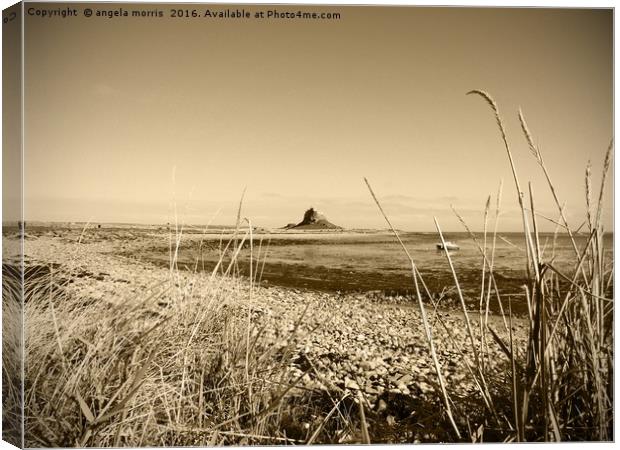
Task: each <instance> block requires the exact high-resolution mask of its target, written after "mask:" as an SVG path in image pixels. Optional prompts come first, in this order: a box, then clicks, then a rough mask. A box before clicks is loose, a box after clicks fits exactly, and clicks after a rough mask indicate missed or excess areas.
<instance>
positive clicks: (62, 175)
mask: <svg viewBox="0 0 620 450" xmlns="http://www.w3.org/2000/svg"><path fill="white" fill-rule="evenodd" d="M31 5H32V6H36V8H38V9H46V8H49V9H57V8H62V7H63V5H59V4H52V5H51V6H50V5H49V4H47V6H46V4H40V3H37V4H31ZM27 6H29V5H27ZM88 6H89V7H90V8H92V9H93V10H94V11H96V10H97V9H99V10H106V11H110V10H117V9H118V8H120V7H121V5H114V4H101V5H99V6H97V5H96V4H89V5H88ZM84 7H85V5H78V6H77V8H78V11H79V16H78V17H72V18H64V19H63V18H41V17H40V16H36V15H32V16H31V15H27V16H26V20H25V49H24V51H25V77H24V83H25V92H26V96H25V99H24V105H25V134H24V137H25V142H24V148H25V166H24V172H25V183H24V189H25V214H26V218H27V220H30V221H32V220H45V221H48V220H49V221H91V222H135V223H166V222H173V221H174V220H175V217H176V220H178V221H179V222H187V223H195V224H206V223H217V224H227V223H233V222H234V220H235V217H236V213H237V207H238V203H239V201H240V197H241V195H242V192H243V191H244V189H245V197H244V200H243V213H242V214H243V216H244V217H247V218H248V219H250V220H251V221H252V223H253V224H255V225H257V226H264V227H278V226H283V225H285V224H287V223H290V222H299V221H300V220H301V218H302V216H303V212H304V210H306V209H307V208H309V207H311V206H312V207H314V208H316V209H318V210H320V211H321V212H323V213H324V214H326V215H327V217H328V218H329V220H330V221H332V222H334V223H336V224H338V225H341V226H344V227H347V228H385V226H386V225H385V223H384V221H383V218H382V216H381V215H380V213H379V211H378V209H377V207H376V205H375V204H374V202H373V200H372V197H371V196H370V194H369V192H368V190H367V188H366V185H365V184H364V181H363V177H367V178H368V180H369V181H370V183H371V185H372V186H373V189H374V190H375V193H376V194H377V196H378V198H379V200H380V201H381V202H382V205H383V207H384V208H385V210H386V212H387V213H388V215H389V216H390V218H391V220H392V222H393V223H394V225H395V226H396V227H398V228H401V229H406V230H412V231H431V230H434V222H433V217H437V219H438V221H439V222H440V224H441V225H442V228H444V229H446V230H458V229H460V224H459V222H458V219H457V218H456V217H455V215H454V213H453V212H452V210H451V206H452V205H453V206H454V208H455V209H456V210H457V211H459V213H461V214H462V216H463V217H464V218H465V220H466V221H467V222H468V224H469V225H470V226H471V227H472V228H473V229H481V228H482V226H483V211H484V206H485V203H486V200H487V197H488V196H489V195H493V197H494V198H495V195H496V193H497V191H498V186H499V184H500V181H501V180H503V195H502V214H503V215H502V218H501V219H500V225H499V228H500V229H502V230H505V231H510V230H518V229H519V228H520V220H521V219H520V215H519V213H518V206H517V194H516V190H515V187H514V183H513V180H512V174H511V171H510V166H509V162H508V158H507V155H506V150H505V148H504V146H503V142H502V140H501V135H500V133H499V130H498V128H497V125H496V123H495V119H494V116H493V114H492V111H491V110H490V108H489V106H488V105H487V104H486V103H485V102H484V101H483V100H482V99H481V98H480V97H477V96H472V95H466V93H467V92H468V91H470V90H472V89H484V90H485V91H487V92H489V93H490V94H491V95H492V96H493V97H494V98H495V100H496V101H497V104H498V105H499V108H500V113H501V115H502V117H503V119H504V121H505V125H506V130H507V136H508V141H509V144H510V146H511V150H512V152H513V157H514V161H515V165H516V167H517V171H518V173H519V176H520V179H521V185H522V188H524V189H525V188H527V186H528V182H531V184H532V189H533V191H534V197H535V202H536V205H535V206H536V209H537V210H538V211H540V212H541V214H544V215H546V216H548V217H552V218H554V219H555V218H557V216H558V211H557V208H556V207H555V205H554V202H553V197H552V196H551V193H550V191H549V189H548V186H547V184H546V180H545V178H544V176H543V174H542V172H541V170H540V168H539V167H538V166H537V164H536V161H535V160H534V158H533V157H532V156H531V155H530V154H529V152H528V148H527V142H526V140H525V139H524V137H523V133H522V132H521V130H520V126H519V122H518V119H517V112H518V110H519V108H521V109H522V111H523V113H524V115H525V118H526V120H527V121H528V125H529V127H530V131H531V132H532V135H533V136H534V139H535V141H536V143H537V145H539V146H540V148H541V151H542V154H543V156H544V159H545V163H546V164H547V166H548V168H549V173H550V175H551V178H552V180H553V182H554V184H555V186H556V190H557V192H558V195H559V197H560V201H561V202H566V204H567V207H566V210H567V215H568V218H569V221H570V222H571V224H572V225H573V226H578V225H579V224H580V223H581V222H582V221H583V220H584V218H585V175H584V174H585V167H586V165H587V164H588V161H591V163H592V172H593V186H595V188H594V191H595V194H593V196H594V197H597V196H598V186H599V184H600V178H601V177H600V173H601V170H602V165H603V158H604V155H605V151H606V149H607V147H608V145H609V142H610V140H611V138H612V137H613V116H612V113H613V78H612V75H613V63H612V60H613V45H612V42H613V28H612V21H613V16H612V12H611V10H609V9H608V10H604V9H599V10H587V9H511V8H501V9H499V8H490V9H489V8H424V7H350V6H336V7H327V6H319V5H315V6H306V7H300V6H278V7H277V8H276V9H278V10H280V11H297V10H302V11H318V12H338V13H340V15H341V18H340V19H339V20H299V19H296V20H292V19H249V20H245V19H209V18H204V17H200V18H173V17H168V16H169V14H170V13H169V8H167V7H166V6H165V5H161V4H160V5H146V4H142V5H139V6H131V7H129V6H127V5H126V7H125V9H127V10H131V9H143V10H153V9H159V10H161V11H163V12H164V17H163V18H153V17H151V18H131V17H129V18H124V17H115V18H107V17H96V16H93V17H89V18H87V17H84V16H83V9H84ZM175 8H177V9H178V8H179V5H175ZM192 8H196V9H197V10H198V12H199V13H200V14H202V13H203V11H204V10H206V9H210V10H211V11H222V10H226V9H235V8H234V7H232V8H231V7H227V6H225V5H221V6H216V5H211V6H210V7H207V6H205V5H194V6H193V7H192ZM268 9H273V8H272V7H266V6H263V7H259V6H251V7H248V6H246V7H245V10H246V11H249V12H250V13H251V14H252V15H253V14H254V13H255V12H256V11H261V10H263V11H266V10H268ZM612 178H613V177H611V176H610V178H608V180H607V189H606V192H605V194H606V201H605V206H606V209H607V213H606V215H605V224H606V226H607V228H608V229H609V228H610V227H611V223H612V214H611V211H610V210H611V207H612V184H613V179H612ZM493 202H495V200H494V199H493ZM493 204H494V203H493ZM541 226H542V227H543V228H545V229H548V230H553V228H554V225H553V224H552V223H550V222H547V221H545V220H543V219H541Z"/></svg>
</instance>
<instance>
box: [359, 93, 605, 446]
mask: <svg viewBox="0 0 620 450" xmlns="http://www.w3.org/2000/svg"><path fill="white" fill-rule="evenodd" d="M469 94H472V95H477V96H480V97H481V98H483V99H484V100H485V101H486V102H487V104H488V105H489V106H490V107H491V109H492V112H493V115H494V118H495V120H496V123H497V125H498V128H499V131H500V135H501V139H502V142H503V144H504V148H505V150H506V153H507V156H508V160H509V164H510V167H511V171H512V175H513V178H514V184H515V187H516V191H517V204H518V206H519V210H520V214H521V219H522V237H523V240H522V242H521V243H520V244H521V245H522V246H523V249H524V252H525V267H524V269H525V273H526V278H525V281H524V284H523V287H522V289H523V296H522V297H516V298H512V297H511V296H507V295H503V294H502V292H501V290H502V286H501V285H498V282H497V279H496V275H495V267H494V257H495V244H496V242H497V239H498V231H497V230H498V222H499V217H500V214H501V198H502V184H501V183H500V189H499V190H498V194H497V198H496V202H495V205H496V206H495V223H494V225H493V226H492V227H491V228H492V229H489V228H490V227H489V219H490V216H491V215H492V213H491V196H489V198H488V199H487V202H486V208H485V211H484V230H483V233H482V235H481V236H477V235H476V234H475V233H473V232H472V231H471V230H470V228H469V226H468V225H467V223H466V222H465V220H464V219H463V218H462V217H461V216H460V215H459V214H458V212H456V210H455V213H456V214H457V217H458V218H459V220H460V221H461V223H462V224H463V226H464V227H465V229H466V230H467V231H468V233H469V235H470V237H471V239H472V240H473V241H474V243H475V245H476V247H477V248H478V250H479V252H480V257H481V270H480V293H479V298H478V303H479V308H478V310H471V309H468V307H467V306H466V301H465V299H464V295H463V293H462V291H461V289H460V286H459V277H458V274H457V272H456V270H455V268H454V265H453V264H452V258H451V255H450V252H449V251H444V254H445V256H446V261H447V264H448V266H449V268H450V271H451V272H452V274H453V280H454V287H455V288H456V289H455V290H456V293H457V296H458V298H459V299H460V305H461V310H462V313H463V315H462V327H463V328H464V329H465V330H466V332H467V339H466V341H465V342H461V343H460V344H461V345H460V348H461V354H460V357H461V358H462V359H463V360H464V361H465V363H466V366H467V372H468V374H467V375H468V377H469V379H470V380H471V381H472V382H473V384H474V386H475V387H476V389H475V391H474V392H473V394H472V395H471V396H468V397H467V398H463V397H457V396H456V395H454V393H453V392H451V389H450V386H448V385H447V384H446V383H445V381H444V375H443V368H442V367H440V364H439V361H438V359H437V357H436V352H437V351H438V349H437V348H436V347H437V343H436V342H435V339H434V338H433V331H434V330H433V325H432V324H430V323H428V322H427V321H424V327H425V329H426V336H427V341H428V348H429V352H430V354H431V357H432V358H433V360H434V361H435V369H436V370H435V373H436V377H437V383H436V386H437V395H438V397H439V398H440V399H441V400H442V404H443V409H444V415H445V416H446V417H448V418H449V420H450V423H451V424H452V427H453V436H454V439H455V440H464V439H466V440H470V441H472V442H481V441H485V440H487V441H488V440H491V441H507V442H510V441H519V442H523V441H610V440H613V357H614V355H613V343H614V341H613V314H614V306H613V258H612V257H610V249H607V248H606V247H605V239H604V237H605V230H604V226H603V220H602V215H603V198H604V191H605V183H606V179H607V173H608V171H609V167H610V164H611V153H612V147H613V146H612V144H610V145H609V147H608V149H607V152H606V155H605V160H604V164H603V168H602V175H601V185H600V189H599V193H598V196H597V201H596V202H593V200H592V197H593V187H592V178H591V171H592V170H591V166H590V165H588V166H587V168H586V174H585V185H586V189H585V190H586V193H585V197H586V212H585V214H584V223H583V224H582V225H581V226H580V227H578V228H577V229H573V228H571V225H570V224H569V222H568V220H567V215H566V211H565V205H564V204H562V203H561V202H560V199H559V193H558V190H557V188H556V186H555V185H554V183H553V182H552V178H551V170H550V169H549V168H548V166H547V165H546V164H545V162H544V159H543V155H542V152H541V150H540V149H539V147H538V146H536V144H535V143H534V140H533V138H532V134H531V132H530V130H529V128H528V125H527V123H526V121H525V118H524V116H523V113H522V112H521V111H519V114H518V117H519V121H520V124H521V129H522V131H523V134H524V136H525V139H526V141H527V144H528V148H529V151H530V152H531V154H532V156H533V157H534V158H535V159H536V162H537V163H538V165H539V167H540V168H541V170H542V172H543V174H544V177H545V180H546V182H547V186H546V188H547V189H549V190H550V192H551V194H552V196H553V199H554V202H555V204H556V206H557V209H558V213H557V214H558V217H557V219H551V218H548V217H545V216H544V215H542V214H540V213H539V212H538V211H537V209H536V202H535V195H534V189H533V187H532V184H531V183H528V184H527V191H524V190H523V189H522V184H521V180H520V178H519V175H518V173H517V168H516V164H515V160H514V158H513V154H512V151H511V148H510V145H509V142H508V137H507V133H506V129H505V126H504V122H503V119H502V117H501V115H500V113H499V110H498V107H497V104H496V102H495V100H494V99H493V98H492V97H491V96H490V95H489V94H488V93H486V92H484V91H480V90H475V91H471V92H469ZM366 183H367V185H368V187H369V189H370V193H371V195H372V197H373V198H374V200H375V202H376V203H377V205H378V207H379V209H380V211H381V213H382V214H383V216H384V218H385V219H386V221H387V222H388V224H389V225H390V227H391V228H392V231H393V232H394V234H395V236H396V238H397V239H398V241H399V242H400V244H401V246H402V247H403V249H404V251H405V252H406V253H407V256H408V258H409V260H410V262H411V269H412V278H413V282H414V286H415V288H416V292H417V297H418V299H419V300H420V301H419V302H418V306H419V308H420V310H421V314H422V317H425V315H426V311H425V310H426V308H427V306H425V304H424V303H423V302H422V301H421V299H422V297H423V295H425V296H426V297H427V298H429V299H432V296H431V295H430V293H429V292H428V291H427V290H425V284H424V282H423V280H422V277H421V275H420V273H419V271H418V269H417V266H416V265H415V263H414V259H413V257H412V255H410V254H409V252H408V251H407V249H406V248H405V246H404V245H403V244H402V241H401V240H400V237H399V236H398V233H397V232H396V230H395V229H394V227H392V225H391V223H390V221H389V219H388V218H387V216H386V214H385V213H384V211H383V209H382V208H381V205H380V203H379V201H378V199H377V197H376V195H375V194H374V192H373V191H372V188H371V187H370V184H369V183H368V181H366ZM540 220H548V221H551V222H553V223H554V224H555V233H554V234H553V239H552V240H551V243H549V242H547V240H543V235H542V233H541V231H540V226H539V221H540ZM435 225H436V228H437V232H438V235H439V238H440V239H441V242H442V243H443V244H444V248H445V240H444V236H443V233H442V230H441V227H440V225H439V222H438V220H437V219H435ZM560 234H563V235H565V236H567V237H568V239H569V240H570V243H571V246H572V250H573V257H572V260H571V261H569V262H568V264H563V265H562V267H559V265H558V264H556V263H555V256H556V255H555V242H556V239H557V237H558V236H559V235H560ZM492 302H495V303H496V304H497V305H498V306H499V310H500V318H501V320H500V321H499V325H498V323H497V321H495V322H494V323H492V321H490V320H489V317H490V313H489V311H490V308H489V305H490V304H491V303H492ZM516 302H524V303H525V306H526V310H527V315H526V317H525V319H526V320H527V323H528V333H527V339H524V340H522V339H517V337H516V336H515V335H514V333H513V332H514V329H515V328H514V321H515V320H517V318H516V317H515V316H514V315H513V312H512V309H513V308H512V307H513V304H515V303H516ZM435 306H437V305H435ZM521 309H522V308H521ZM436 326H442V324H441V323H438V324H436ZM446 331H447V332H448V333H451V332H452V331H451V330H450V329H449V328H446ZM492 347H495V348H499V349H500V350H501V354H502V355H503V360H502V361H495V360H492V359H493V356H492V355H496V354H497V352H490V349H491V348H492ZM439 350H440V349H439Z"/></svg>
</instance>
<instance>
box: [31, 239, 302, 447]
mask: <svg viewBox="0 0 620 450" xmlns="http://www.w3.org/2000/svg"><path fill="white" fill-rule="evenodd" d="M78 245H79V244H78ZM73 270H74V268H72V267H71V264H70V263H68V264H67V265H66V266H65V267H60V268H54V269H53V270H50V271H49V272H48V273H47V275H46V276H45V277H39V278H37V279H36V281H31V283H35V282H36V283H37V286H36V289H35V290H34V292H35V294H33V295H31V296H30V297H29V299H28V301H27V303H26V305H25V323H26V330H25V341H26V342H25V352H26V358H25V375H26V376H25V379H26V386H25V416H26V421H25V436H26V445H27V446H31V447H50V446H52V447H73V446H78V447H119V446H131V447H141V446H190V445H198V446H206V445H225V444H248V445H249V444H277V443H285V442H294V440H292V439H291V438H290V437H289V436H287V429H286V426H285V425H286V424H285V421H283V417H285V416H286V415H287V414H289V411H290V410H291V408H292V406H291V405H292V402H290V401H289V396H291V395H292V394H293V391H294V388H295V386H296V383H297V381H298V380H296V379H295V378H294V376H293V375H292V374H291V372H290V370H289V367H290V364H291V363H290V360H291V358H292V357H293V346H294V344H295V339H294V330H293V331H291V332H282V333H281V339H280V341H279V343H278V344H277V345H276V344H274V343H270V345H266V344H265V343H264V342H263V341H262V340H261V335H262V333H263V329H261V327H260V326H259V325H258V324H257V321H255V320H254V318H255V316H256V314H255V312H254V311H253V308H252V304H251V296H250V288H249V287H248V283H247V281H244V280H240V279H236V278H223V277H219V276H218V277H212V278H211V279H210V280H208V282H207V283H205V284H204V285H202V286H201V287H200V288H197V287H196V286H194V285H193V284H191V283H190V282H189V281H188V278H187V277H184V276H182V275H180V274H179V272H178V271H177V270H176V269H174V268H171V270H170V272H169V273H168V274H165V273H166V271H157V272H154V273H159V274H161V273H164V274H165V276H164V277H163V279H162V278H161V277H159V278H158V279H154V280H152V283H151V284H150V287H149V288H147V289H144V290H142V291H141V292H136V293H134V294H133V296H131V297H127V298H125V297H123V298H104V299H103V300H97V301H92V300H90V299H89V298H88V296H87V295H83V296H80V295H75V292H74V291H72V290H71V289H69V288H68V283H70V280H72V278H73V277H74V276H75V272H74V271H73ZM72 271H73V272H72ZM27 283H28V281H27ZM45 286H55V287H56V289H45V288H44V287H45ZM31 287H32V288H35V286H31Z"/></svg>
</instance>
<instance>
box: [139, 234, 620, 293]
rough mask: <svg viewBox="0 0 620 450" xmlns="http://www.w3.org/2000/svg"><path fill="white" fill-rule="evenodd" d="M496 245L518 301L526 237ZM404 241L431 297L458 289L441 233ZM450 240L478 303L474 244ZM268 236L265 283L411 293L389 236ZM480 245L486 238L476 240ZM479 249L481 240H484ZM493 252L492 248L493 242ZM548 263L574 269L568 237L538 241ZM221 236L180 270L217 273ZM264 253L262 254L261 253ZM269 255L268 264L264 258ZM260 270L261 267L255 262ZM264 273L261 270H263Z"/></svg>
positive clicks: (505, 282)
mask: <svg viewBox="0 0 620 450" xmlns="http://www.w3.org/2000/svg"><path fill="white" fill-rule="evenodd" d="M499 236H501V237H502V238H503V239H500V238H499V237H498V238H497V240H496V243H495V254H494V257H493V258H494V267H495V273H496V280H497V282H498V285H499V288H500V291H501V292H502V293H503V294H506V295H507V294H513V295H519V294H522V293H523V290H522V288H521V285H522V282H523V278H524V274H525V251H524V248H525V247H524V242H523V236H522V235H521V234H519V233H501V234H500V235H499ZM402 238H403V241H404V243H405V245H406V247H407V248H408V250H409V252H410V253H411V255H412V257H413V259H414V261H415V262H416V264H417V266H418V269H419V270H420V272H421V273H422V275H423V278H424V281H425V283H426V284H427V286H428V287H429V289H430V290H431V292H433V293H437V292H440V291H441V290H442V289H443V288H450V287H453V286H454V281H453V277H452V274H451V272H450V269H449V265H448V262H447V259H446V256H445V253H444V252H442V251H439V250H437V249H436V244H437V243H438V242H439V239H438V237H437V235H436V234H434V233H433V234H423V233H404V234H403V235H402ZM445 238H446V240H449V241H452V242H455V243H457V244H458V245H459V246H460V250H458V251H453V252H450V255H451V257H452V262H453V264H454V267H455V270H456V272H457V275H458V277H459V283H460V284H461V287H462V289H463V290H464V292H465V294H466V295H467V296H469V297H472V298H473V297H475V296H477V295H478V293H479V289H480V280H481V268H482V256H481V254H480V251H479V250H478V248H477V246H476V244H475V243H474V242H473V241H472V240H471V239H470V238H469V236H468V235H467V234H466V233H447V234H446V236H445ZM267 239H268V238H267V237H263V245H262V246H261V248H260V249H259V243H258V239H256V240H255V243H254V257H255V259H256V258H257V256H258V257H259V258H260V260H261V264H262V262H263V260H264V262H265V264H264V269H263V270H262V282H263V283H264V284H267V285H269V284H276V285H284V286H293V287H302V288H311V289H319V290H327V291H362V292H364V291H383V292H387V293H398V294H408V293H412V288H413V285H412V280H411V272H410V266H409V262H408V259H407V257H406V255H405V254H404V252H403V250H402V248H401V247H400V246H399V245H398V243H397V242H396V240H395V239H394V237H393V236H392V235H390V234H350V233H347V234H342V235H338V234H329V235H317V234H295V235H289V234H283V235H273V236H272V238H271V242H270V243H269V245H268V246H267ZM479 239H481V238H479ZM480 244H481V245H482V244H483V242H482V241H480ZM487 244H488V248H489V250H488V251H489V254H488V258H489V259H490V258H491V254H490V251H491V250H490V249H491V244H492V243H491V242H490V241H489V242H488V243H487ZM540 244H541V248H542V249H543V253H544V260H546V261H549V260H551V258H552V257H553V258H554V266H556V267H558V268H560V269H563V270H569V269H570V267H571V266H572V264H573V263H574V261H575V253H574V250H573V247H572V244H571V242H570V239H569V238H568V237H567V236H558V237H557V239H556V241H555V245H554V242H553V235H551V234H549V235H543V237H542V240H541V242H540ZM585 244H586V237H578V238H577V245H578V247H579V248H581V247H583V246H584V245H585ZM612 244H613V235H611V234H609V235H606V237H605V246H606V249H607V252H606V259H607V260H609V261H610V262H611V259H612V253H611V251H612V250H611V249H612ZM217 247H219V238H217V237H215V236H213V237H212V240H208V241H207V242H206V243H205V245H203V246H202V251H200V250H199V248H198V245H197V242H194V243H190V244H186V245H185V246H184V247H182V248H181V249H180V254H179V267H183V266H190V267H191V268H195V267H196V263H197V264H198V269H199V270H208V271H210V270H212V269H213V267H214V266H215V262H216V261H217V259H218V258H219V251H218V250H217V249H216V248H217ZM259 251H260V253H259ZM249 254H250V252H249V249H248V248H244V250H243V251H242V252H241V254H240V258H239V261H240V264H239V267H240V271H241V273H242V274H245V275H247V274H249ZM265 256H266V258H265ZM144 257H146V258H147V259H149V260H152V261H156V262H160V263H162V264H168V262H169V254H168V249H167V248H166V249H155V250H154V251H152V252H150V253H149V254H147V255H144ZM254 267H255V268H256V263H254ZM259 272H260V270H259Z"/></svg>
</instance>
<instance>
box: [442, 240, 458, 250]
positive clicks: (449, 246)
mask: <svg viewBox="0 0 620 450" xmlns="http://www.w3.org/2000/svg"><path fill="white" fill-rule="evenodd" d="M459 248H460V247H459V246H458V245H456V244H455V243H454V242H450V241H447V242H446V246H445V250H458V249H459ZM437 250H444V245H443V244H442V243H441V242H440V243H439V244H437Z"/></svg>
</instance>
